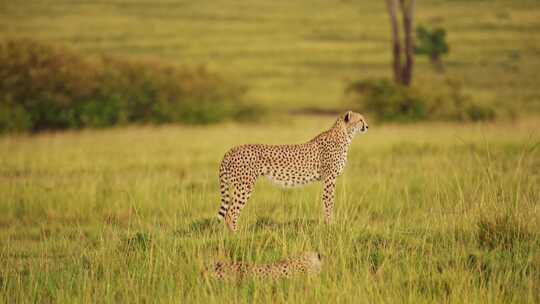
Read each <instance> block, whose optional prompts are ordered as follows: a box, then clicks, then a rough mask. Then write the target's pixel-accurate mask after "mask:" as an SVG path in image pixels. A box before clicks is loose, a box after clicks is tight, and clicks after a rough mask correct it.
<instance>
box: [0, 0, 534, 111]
mask: <svg viewBox="0 0 540 304" xmlns="http://www.w3.org/2000/svg"><path fill="white" fill-rule="evenodd" d="M0 14H1V18H0V36H30V37H34V38H40V39H44V40H46V41H54V42H59V43H63V44H68V45H70V46H73V47H76V48H78V49H82V50H84V51H87V52H89V53H96V52H99V53H101V52H103V53H114V54H118V55H125V56H133V57H138V56H141V57H158V58H160V59H162V60H164V61H168V62H174V63H177V64H186V65H206V66H208V68H210V69H211V70H216V71H218V72H220V73H223V74H225V75H227V77H229V78H233V79H238V80H239V81H241V82H244V83H245V84H246V85H247V86H248V87H249V88H250V89H251V90H250V92H249V97H250V98H251V99H252V100H253V101H254V102H257V103H260V104H263V105H267V106H269V107H273V108H275V109H281V110H291V109H299V108H314V107H315V108H322V109H335V108H341V107H343V106H342V103H343V101H344V99H345V98H344V96H343V89H344V87H345V86H346V84H347V83H348V82H349V81H350V80H354V79H363V78H369V77H390V64H389V63H390V58H391V54H390V52H391V49H390V46H389V39H390V29H389V22H388V17H387V13H386V8H385V5H384V1H347V0H342V1H327V0H316V1H284V0H279V1H233V0H220V1H196V2H193V1H186V0H184V1H166V0H160V1H105V2H99V3H91V2H77V1H66V0H55V1H3V2H2V3H1V4H0ZM416 24H427V25H438V26H442V27H444V28H446V29H447V31H448V40H449V44H450V55H449V56H448V57H447V58H445V59H444V62H445V63H446V76H448V77H451V78H454V79H458V80H460V81H462V82H463V83H464V84H465V86H466V88H467V89H468V92H469V94H471V95H472V96H474V98H475V99H478V100H481V101H487V102H492V101H499V102H503V103H506V104H509V105H513V106H515V107H517V108H519V109H521V108H522V107H523V106H526V107H528V108H533V109H536V110H540V94H539V91H538V88H537V83H538V82H539V81H540V76H539V73H538V71H540V39H538V38H537V37H538V34H539V32H540V4H539V3H538V1H535V0H517V1H503V0H499V1H479V0H476V1H441V0H429V1H422V2H421V3H418V4H417V10H416ZM441 78H442V76H440V75H437V74H436V73H435V72H433V70H432V69H431V67H430V66H429V63H428V61H427V59H426V58H418V59H417V70H416V73H415V80H416V84H417V85H424V84H426V83H429V84H431V85H432V86H434V87H435V88H436V86H437V85H440V84H441V83H442V79H441Z"/></svg>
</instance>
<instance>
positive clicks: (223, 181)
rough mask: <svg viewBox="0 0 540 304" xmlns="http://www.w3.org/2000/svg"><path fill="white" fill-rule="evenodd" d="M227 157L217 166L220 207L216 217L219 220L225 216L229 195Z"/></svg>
mask: <svg viewBox="0 0 540 304" xmlns="http://www.w3.org/2000/svg"><path fill="white" fill-rule="evenodd" d="M226 166H227V157H225V159H223V161H222V162H221V165H220V167H219V190H220V192H221V207H220V208H219V211H218V218H219V219H220V220H222V219H224V218H225V214H227V210H228V209H229V203H230V200H231V199H230V196H229V188H230V185H229V174H228V172H227V169H226Z"/></svg>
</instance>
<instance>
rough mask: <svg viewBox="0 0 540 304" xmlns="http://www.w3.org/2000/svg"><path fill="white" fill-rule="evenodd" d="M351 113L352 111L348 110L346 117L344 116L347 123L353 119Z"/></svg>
mask: <svg viewBox="0 0 540 304" xmlns="http://www.w3.org/2000/svg"><path fill="white" fill-rule="evenodd" d="M351 113H352V112H351V111H347V113H345V117H344V118H343V120H344V121H345V123H348V122H349V121H350V120H351Z"/></svg>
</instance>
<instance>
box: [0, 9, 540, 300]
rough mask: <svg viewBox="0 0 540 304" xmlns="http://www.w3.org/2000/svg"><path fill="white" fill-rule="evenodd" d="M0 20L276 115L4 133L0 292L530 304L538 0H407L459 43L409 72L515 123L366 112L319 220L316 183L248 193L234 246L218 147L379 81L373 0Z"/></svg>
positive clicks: (276, 130) (34, 14)
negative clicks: (287, 269) (242, 265)
mask: <svg viewBox="0 0 540 304" xmlns="http://www.w3.org/2000/svg"><path fill="white" fill-rule="evenodd" d="M0 13H2V18H0V34H1V35H2V36H13V35H23V36H24V35H26V36H31V37H35V38H40V39H44V40H47V41H55V42H58V43H64V44H67V45H70V46H71V47H73V48H77V49H80V50H82V51H84V52H87V53H115V54H117V55H120V56H129V57H146V56H149V57H158V58H160V59H161V60H164V61H170V62H173V63H175V64H180V65H182V64H186V65H193V64H195V65H206V66H208V68H209V69H211V70H214V71H218V72H220V73H222V74H224V75H230V77H231V78H234V79H237V80H239V81H243V82H245V83H246V85H247V87H248V88H249V92H248V97H249V98H251V99H252V100H253V102H254V103H259V104H261V105H263V106H265V107H268V108H270V109H273V110H274V114H272V115H271V116H270V117H268V118H263V119H262V120H260V121H257V122H249V123H234V122H223V123H219V124H213V125H207V126H187V125H162V126H144V125H135V126H124V127H115V128H111V129H105V130H90V129H89V130H79V131H65V132H42V133H38V134H27V135H24V134H19V135H17V134H11V135H9V134H5V135H2V136H1V137H0V301H2V302H5V303H22V302H39V303H47V302H55V303H77V302H80V303H96V302H104V303H117V302H129V303H132V302H175V303H177V302H181V303H196V302H200V303H213V302H225V303H233V302H234V303H236V302H278V303H284V302H287V303H359V302H360V303H373V302H383V303H385V302H387V303H401V302H409V303H422V302H452V303H475V302H481V303H485V302H490V303H493V302H514V303H525V302H529V303H538V302H539V301H540V296H539V294H540V293H539V292H538V291H539V290H540V233H539V231H540V210H539V208H540V205H539V198H540V135H539V133H538V132H539V131H538V130H539V129H540V118H539V117H538V114H537V113H538V112H537V110H538V109H540V106H539V102H540V94H539V91H538V85H537V84H538V81H540V76H539V72H538V71H539V68H540V41H539V40H538V38H536V35H537V34H538V32H539V30H540V23H539V20H540V5H538V4H537V2H535V1H419V2H418V8H417V16H418V17H417V22H418V23H435V24H444V26H445V27H446V28H447V30H448V32H449V43H450V46H451V47H452V49H451V52H450V54H449V56H448V57H447V58H446V62H445V64H446V72H445V76H441V75H440V74H438V73H436V72H434V71H433V70H432V69H431V68H430V66H429V64H428V62H427V61H423V60H424V59H418V62H417V70H416V71H415V77H416V78H415V81H416V83H418V84H420V85H429V86H433V87H436V86H437V83H438V81H441V80H440V78H442V77H453V78H455V79H460V81H462V82H463V83H464V86H465V87H466V88H467V93H468V94H470V95H471V96H474V98H477V99H482V100H484V101H485V102H488V103H489V102H502V103H506V104H507V105H512V107H513V108H514V109H516V114H517V115H516V116H513V117H511V118H505V117H502V118H499V119H497V120H496V121H494V122H484V123H471V122H459V123H458V122H421V123H410V124H390V123H384V124H383V123H379V122H377V121H376V120H370V116H369V115H366V118H367V120H368V122H369V125H370V129H369V132H368V133H366V134H363V135H359V136H357V137H356V138H355V140H354V142H353V144H352V146H351V149H350V152H349V156H348V162H347V166H346V169H345V171H344V173H343V175H342V176H341V177H340V178H339V179H338V184H337V190H336V202H335V208H334V212H335V216H334V223H333V224H332V225H325V224H324V221H323V220H322V206H321V200H320V196H321V189H320V186H319V185H317V184H313V185H310V186H308V187H305V188H298V189H286V190H284V189H279V188H276V187H275V186H273V185H271V184H270V183H269V182H267V181H265V180H261V181H259V182H258V183H257V185H256V188H255V191H254V193H253V195H252V197H251V199H250V201H249V202H248V205H247V206H246V208H244V211H243V212H242V214H241V216H240V221H239V231H238V232H237V233H236V234H232V233H230V232H228V231H227V230H226V229H225V226H224V225H223V223H221V222H219V221H218V220H217V218H216V215H217V211H218V208H219V186H218V176H217V175H218V165H219V162H220V160H221V158H222V156H223V154H224V153H225V152H226V151H227V150H228V149H230V148H231V147H233V146H234V145H239V144H243V143H267V144H285V143H300V142H303V141H307V140H309V139H311V138H312V137H314V136H315V135H316V134H318V133H320V132H321V131H323V130H325V129H327V128H329V127H330V126H331V125H332V123H333V122H334V120H335V117H334V116H332V115H305V114H298V113H299V112H300V113H305V112H306V111H303V109H307V108H317V109H323V110H328V109H332V110H333V109H337V110H341V109H346V107H347V106H348V105H346V104H344V102H343V101H342V97H343V91H344V87H345V85H346V81H347V79H354V78H361V77H364V76H367V75H369V76H373V75H376V76H387V77H389V76H390V65H389V62H390V50H389V43H388V40H389V28H388V20H387V17H386V11H385V7H384V2H383V1H380V2H376V1H361V2H360V1H358V2H356V1H313V2H307V1H271V2H268V1H250V2H239V1H230V0H227V1H218V2H215V1H198V2H188V1H180V2H172V1H156V2H155V3H154V2H152V3H150V2H140V1H111V2H103V3H97V4H92V3H87V2H84V3H83V2H81V3H79V2H72V1H53V2H51V3H48V2H38V1H36V2H33V1H32V2H18V1H13V2H2V3H0ZM355 110H361V109H355ZM293 113H295V114H293ZM535 113H536V114H535ZM303 251H318V252H320V253H321V255H322V258H323V268H322V271H321V273H320V275H318V276H313V277H307V276H297V277H294V278H292V279H285V280H278V281H261V280H251V279H248V280H245V281H242V282H219V281H215V280H211V279H208V278H205V277H204V276H202V275H201V270H202V269H204V267H205V266H207V265H209V264H210V263H212V262H213V261H216V260H239V261H246V262H250V263H267V262H272V261H275V260H279V259H282V258H285V257H288V256H292V255H295V254H298V253H300V252H303Z"/></svg>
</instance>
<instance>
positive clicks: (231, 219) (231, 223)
mask: <svg viewBox="0 0 540 304" xmlns="http://www.w3.org/2000/svg"><path fill="white" fill-rule="evenodd" d="M254 184H255V183H254V182H253V181H251V182H246V183H245V184H241V185H236V186H235V187H234V191H233V201H232V206H229V207H230V208H229V209H228V210H227V214H226V215H225V223H226V224H227V227H228V228H229V230H231V231H232V232H236V230H237V228H238V227H237V222H238V216H239V215H240V211H241V210H242V208H244V206H245V205H246V203H247V201H248V200H249V197H250V196H251V192H252V191H253V186H254Z"/></svg>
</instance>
